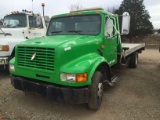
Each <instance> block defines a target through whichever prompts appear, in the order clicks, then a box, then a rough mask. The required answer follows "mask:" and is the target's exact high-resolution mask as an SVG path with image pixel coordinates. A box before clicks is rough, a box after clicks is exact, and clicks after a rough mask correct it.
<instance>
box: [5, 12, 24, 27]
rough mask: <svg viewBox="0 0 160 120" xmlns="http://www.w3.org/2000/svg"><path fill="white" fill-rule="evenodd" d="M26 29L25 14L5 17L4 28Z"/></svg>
mask: <svg viewBox="0 0 160 120" xmlns="http://www.w3.org/2000/svg"><path fill="white" fill-rule="evenodd" d="M17 27H19V28H21V27H26V15H25V14H12V15H8V16H5V17H4V28H17Z"/></svg>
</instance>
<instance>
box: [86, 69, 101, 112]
mask: <svg viewBox="0 0 160 120" xmlns="http://www.w3.org/2000/svg"><path fill="white" fill-rule="evenodd" d="M89 91H90V96H89V102H88V107H89V109H91V110H98V109H99V108H100V106H101V102H102V97H103V75H102V73H101V72H99V71H96V72H95V73H94V75H93V77H92V85H90V86H89Z"/></svg>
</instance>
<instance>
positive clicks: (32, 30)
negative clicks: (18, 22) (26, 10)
mask: <svg viewBox="0 0 160 120" xmlns="http://www.w3.org/2000/svg"><path fill="white" fill-rule="evenodd" d="M28 19H29V39H31V38H35V37H42V36H45V34H46V29H45V26H44V25H43V24H41V25H40V26H37V24H36V16H29V18H28ZM41 21H42V20H41Z"/></svg>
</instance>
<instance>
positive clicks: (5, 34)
mask: <svg viewBox="0 0 160 120" xmlns="http://www.w3.org/2000/svg"><path fill="white" fill-rule="evenodd" d="M0 30H1V31H2V32H3V33H0V35H4V36H7V35H9V36H12V34H11V33H5V32H4V31H3V30H2V29H1V28H0Z"/></svg>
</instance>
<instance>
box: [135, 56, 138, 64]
mask: <svg viewBox="0 0 160 120" xmlns="http://www.w3.org/2000/svg"><path fill="white" fill-rule="evenodd" d="M135 64H136V65H137V64H138V58H137V57H136V61H135Z"/></svg>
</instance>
